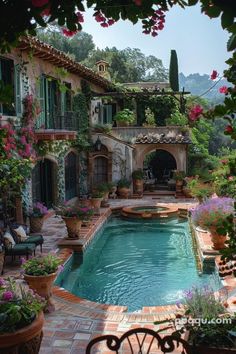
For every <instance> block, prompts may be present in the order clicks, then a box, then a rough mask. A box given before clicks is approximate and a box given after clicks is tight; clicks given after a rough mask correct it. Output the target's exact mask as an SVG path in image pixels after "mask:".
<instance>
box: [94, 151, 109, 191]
mask: <svg viewBox="0 0 236 354" xmlns="http://www.w3.org/2000/svg"><path fill="white" fill-rule="evenodd" d="M106 182H108V159H107V158H106V157H104V156H97V157H95V158H94V165H93V186H98V185H99V184H101V183H106Z"/></svg>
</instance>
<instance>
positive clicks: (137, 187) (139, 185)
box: [133, 179, 143, 195]
mask: <svg viewBox="0 0 236 354" xmlns="http://www.w3.org/2000/svg"><path fill="white" fill-rule="evenodd" d="M133 185H134V192H135V193H137V194H139V195H142V194H143V179H133Z"/></svg>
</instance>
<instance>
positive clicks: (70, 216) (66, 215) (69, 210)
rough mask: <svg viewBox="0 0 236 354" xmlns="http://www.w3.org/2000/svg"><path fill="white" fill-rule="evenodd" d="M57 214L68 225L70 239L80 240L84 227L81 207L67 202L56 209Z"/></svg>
mask: <svg viewBox="0 0 236 354" xmlns="http://www.w3.org/2000/svg"><path fill="white" fill-rule="evenodd" d="M56 212H57V214H58V215H60V216H61V217H62V219H63V220H64V222H65V224H66V228H67V233H68V238H73V239H76V238H79V232H80V229H81V226H82V219H81V216H82V214H83V213H81V210H80V207H79V206H73V205H70V204H67V203H66V202H65V203H64V204H63V205H61V206H59V207H58V208H56Z"/></svg>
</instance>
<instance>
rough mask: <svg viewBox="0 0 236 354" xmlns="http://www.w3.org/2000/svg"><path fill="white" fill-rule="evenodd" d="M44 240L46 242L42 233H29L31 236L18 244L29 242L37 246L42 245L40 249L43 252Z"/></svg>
mask: <svg viewBox="0 0 236 354" xmlns="http://www.w3.org/2000/svg"><path fill="white" fill-rule="evenodd" d="M43 242H44V239H43V236H42V235H29V237H28V238H27V239H26V240H25V241H22V242H21V243H18V245H21V244H23V245H24V244H27V243H29V244H34V245H35V246H36V247H37V246H40V250H41V252H42V246H43Z"/></svg>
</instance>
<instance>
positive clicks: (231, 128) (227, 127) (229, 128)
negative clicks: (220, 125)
mask: <svg viewBox="0 0 236 354" xmlns="http://www.w3.org/2000/svg"><path fill="white" fill-rule="evenodd" d="M233 131H234V129H233V127H232V125H227V126H226V127H225V133H229V134H230V133H233Z"/></svg>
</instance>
